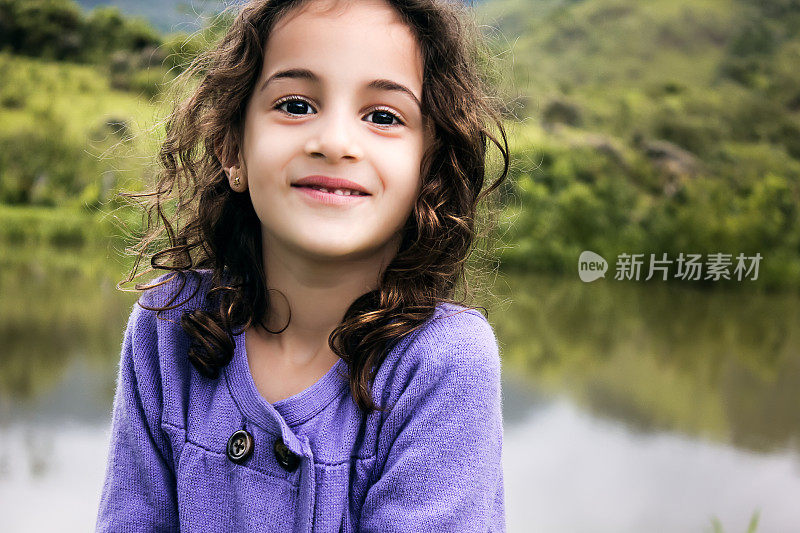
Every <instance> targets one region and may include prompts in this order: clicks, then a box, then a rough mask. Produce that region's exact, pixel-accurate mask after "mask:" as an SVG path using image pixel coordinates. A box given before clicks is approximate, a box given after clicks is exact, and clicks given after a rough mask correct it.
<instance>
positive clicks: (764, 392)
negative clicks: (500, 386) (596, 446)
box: [490, 276, 800, 451]
mask: <svg viewBox="0 0 800 533" xmlns="http://www.w3.org/2000/svg"><path fill="white" fill-rule="evenodd" d="M498 287H499V288H500V289H501V290H503V291H505V292H506V293H508V294H510V295H511V297H512V298H513V301H514V304H513V305H512V306H510V307H509V308H508V309H505V310H503V309H499V310H497V311H496V312H495V313H494V314H493V315H492V316H490V318H491V319H492V321H493V323H494V324H495V327H496V330H497V333H498V337H499V338H500V340H501V342H502V344H503V355H504V363H505V364H506V367H507V369H511V368H513V371H514V373H521V374H523V375H525V376H527V377H528V379H529V380H530V384H531V385H532V386H533V387H535V388H536V389H539V390H540V391H547V392H549V393H560V394H566V395H568V396H569V397H570V398H571V399H572V400H573V401H574V402H575V403H577V404H578V405H580V406H581V409H582V410H585V411H588V412H591V413H592V414H593V415H594V416H599V417H605V418H610V419H613V420H618V421H621V422H623V423H625V424H626V425H627V426H628V428H629V430H630V431H641V432H645V433H648V432H652V431H655V430H671V431H678V432H680V433H683V434H686V435H692V436H697V437H702V438H708V439H711V440H714V441H717V442H721V443H729V444H732V445H735V446H737V447H744V448H748V449H751V450H755V451H773V450H781V449H784V448H786V447H791V448H793V449H794V451H798V449H800V448H798V444H800V439H799V438H798V437H800V410H798V409H797V408H796V406H797V405H800V386H799V385H800V335H798V328H797V326H796V325H797V324H798V323H800V298H798V297H797V296H796V295H765V294H752V293H746V292H740V293H731V292H700V291H696V290H688V289H683V288H680V287H677V286H674V285H673V286H665V285H664V284H648V285H645V284H640V285H637V284H627V285H626V284H622V283H619V282H616V283H614V282H613V281H612V282H606V283H604V282H603V281H600V282H599V283H596V284H584V283H581V282H580V281H578V280H577V278H576V279H575V280H555V279H548V278H542V277H538V276H528V277H516V278H509V279H508V283H507V285H506V284H502V285H498Z"/></svg>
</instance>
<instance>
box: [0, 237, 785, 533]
mask: <svg viewBox="0 0 800 533" xmlns="http://www.w3.org/2000/svg"><path fill="white" fill-rule="evenodd" d="M110 257H113V256H111V254H110V253H109V252H107V251H102V252H90V251H87V250H85V249H84V250H81V251H78V252H69V251H66V250H51V249H39V250H36V249H20V250H9V249H7V248H6V249H3V250H0V295H2V297H0V342H1V343H2V346H3V352H2V356H1V357H0V513H2V516H3V517H4V518H3V524H4V530H5V528H6V527H8V528H9V530H11V531H16V530H22V529H23V528H25V529H26V530H33V531H39V530H41V531H49V530H58V531H87V530H91V529H92V525H93V523H94V514H95V511H96V508H97V502H98V498H99V494H100V488H101V483H102V477H103V469H104V467H105V463H104V462H105V453H106V449H107V442H108V440H107V439H108V434H107V429H108V423H109V416H110V410H111V399H112V397H113V392H114V385H115V377H116V366H117V362H118V358H119V349H120V344H121V341H122V333H123V328H124V325H125V320H126V318H127V315H128V313H129V311H130V309H131V305H132V304H133V302H134V301H135V298H136V296H135V295H133V294H122V293H119V292H118V291H116V289H115V288H114V284H115V283H116V281H117V280H118V279H119V278H120V277H121V275H122V272H123V268H122V267H121V266H115V265H116V263H115V261H114V260H113V259H110ZM497 290H498V291H499V292H500V294H501V297H503V296H506V297H508V298H510V299H511V300H512V301H513V304H512V305H510V306H507V307H503V306H499V307H495V308H492V310H491V314H490V320H491V321H492V323H493V325H494V326H495V329H496V331H497V334H498V338H499V340H500V342H501V347H502V353H503V358H504V417H505V425H506V435H505V449H504V461H505V470H504V472H505V474H504V475H505V481H506V499H507V513H508V525H509V531H511V532H516V531H519V532H525V531H556V532H569V531H576V532H584V531H585V532H597V531H614V532H617V533H622V532H626V531H631V532H641V531H699V530H702V528H706V529H708V530H710V523H711V522H710V519H711V517H712V516H718V517H719V518H720V520H721V522H722V523H723V525H724V526H725V529H726V531H737V530H744V529H745V527H746V524H747V522H748V520H749V518H750V515H751V514H752V512H753V511H754V510H756V509H760V510H761V527H760V528H759V531H790V530H793V529H797V527H798V524H800V515H799V513H798V511H795V508H796V505H794V502H795V501H796V500H797V497H798V495H800V466H798V457H800V454H798V450H799V449H800V448H798V443H800V439H798V436H800V414H798V413H800V411H798V410H797V409H796V406H797V405H799V404H800V356H799V355H798V354H799V353H800V350H798V347H799V346H800V339H798V333H797V330H796V327H795V324H797V323H798V318H800V316H798V315H799V314H800V311H799V309H800V305H798V298H797V297H796V296H787V295H759V294H747V293H738V294H737V293H709V292H697V291H690V290H684V289H682V288H680V287H677V286H669V287H665V286H664V285H661V284H650V285H644V284H640V285H636V284H627V285H625V284H621V283H614V282H605V283H604V282H603V280H601V281H599V282H596V283H593V284H583V283H580V282H579V281H577V279H576V280H556V279H548V278H543V277H537V276H529V277H510V278H507V279H505V280H502V281H501V282H500V283H498V286H497ZM42 502H47V506H48V507H47V510H48V511H54V512H51V513H43V512H41V510H42ZM48 520H55V521H57V523H54V522H52V521H51V522H48Z"/></svg>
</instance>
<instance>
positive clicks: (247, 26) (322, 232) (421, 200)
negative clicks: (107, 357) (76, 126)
mask: <svg viewBox="0 0 800 533" xmlns="http://www.w3.org/2000/svg"><path fill="white" fill-rule="evenodd" d="M463 9H464V8H463V7H459V6H458V5H456V4H455V3H453V4H450V3H445V2H444V1H443V0H322V1H303V0H258V1H253V2H250V3H249V4H247V5H246V6H245V7H244V8H243V9H242V11H241V13H240V14H239V16H238V17H237V18H236V20H235V22H234V23H233V25H232V27H231V29H230V30H229V31H228V33H227V35H226V36H225V37H224V38H223V40H222V41H221V43H220V44H219V46H218V47H217V48H216V49H215V50H214V51H213V52H212V53H211V54H210V55H209V56H208V57H207V59H208V61H206V62H198V63H196V64H195V65H194V68H193V69H191V70H190V74H191V75H197V76H199V77H200V82H199V85H197V86H196V88H195V89H194V92H193V94H192V95H191V97H190V98H189V99H188V100H187V101H186V102H184V103H183V104H182V105H180V106H178V107H177V108H176V110H175V111H174V112H173V114H172V116H171V118H170V121H169V123H168V125H167V137H166V140H165V142H164V145H163V148H162V150H161V153H160V158H161V161H162V163H163V165H164V171H163V174H162V176H161V179H160V181H159V184H158V187H157V189H156V191H155V192H153V193H149V194H150V196H151V197H152V203H151V207H150V209H149V217H148V221H149V223H148V231H147V232H146V235H145V237H144V238H143V240H142V242H141V243H140V246H139V248H138V252H139V258H140V259H141V258H142V256H143V255H145V254H150V253H152V252H153V251H155V253H154V254H153V256H152V258H151V264H152V266H153V267H154V268H156V269H165V270H169V271H172V272H170V273H168V274H165V275H163V276H161V277H160V278H159V279H158V280H156V283H154V284H152V285H150V286H147V287H139V286H137V289H142V288H145V289H147V290H146V292H144V293H143V295H142V296H141V298H140V300H139V302H138V304H137V305H135V306H134V309H133V312H132V314H131V317H130V320H129V323H128V327H127V330H126V332H125V340H124V343H123V350H122V358H121V362H120V369H119V380H118V383H117V390H116V396H115V400H114V408H113V409H114V410H113V419H112V428H111V432H112V434H111V444H110V452H109V458H108V467H107V471H106V479H105V483H104V486H103V492H102V498H101V502H100V509H99V515H98V522H97V530H98V531H178V530H181V531H185V532H188V531H198V532H217V531H220V532H222V531H270V532H272V531H274V532H300V531H302V532H334V533H335V532H339V531H345V532H350V531H374V532H392V531H403V532H415V531H420V532H423V531H424V532H428V533H432V532H436V533H439V532H450V531H452V532H459V533H464V532H473V531H474V532H486V531H492V532H497V531H504V529H505V519H504V498H503V475H502V468H501V449H502V417H501V402H500V360H499V354H498V346H497V343H496V340H495V337H494V334H493V331H492V328H491V326H490V325H489V323H488V322H487V321H486V319H485V318H484V317H483V315H482V314H481V313H480V312H478V311H476V310H475V309H474V308H466V307H463V306H461V305H460V304H459V303H458V302H455V301H453V300H452V299H451V298H452V294H453V292H454V288H455V285H456V282H457V281H459V280H460V279H461V277H462V276H463V274H464V262H465V260H466V257H467V255H468V252H469V250H470V249H471V246H472V242H473V238H474V228H475V224H474V220H475V218H476V209H477V205H478V202H479V200H481V198H482V197H483V196H485V195H486V193H488V192H490V191H492V190H493V189H494V188H496V187H497V186H498V185H499V183H500V182H501V181H502V180H503V179H504V178H505V176H506V172H507V170H508V146H507V143H506V136H505V132H504V131H503V128H502V124H501V122H500V114H499V112H500V110H499V109H497V108H496V107H495V106H496V103H495V102H496V101H497V100H496V99H493V98H489V97H488V93H487V89H486V87H485V85H484V84H483V83H482V81H481V76H479V74H478V71H477V66H476V63H477V59H478V56H476V55H475V52H476V50H479V49H478V48H476V47H475V43H476V42H478V41H473V40H472V38H471V37H470V36H475V34H476V32H475V31H474V27H472V28H470V26H469V25H468V24H465V21H467V20H468V19H467V18H466V17H465V16H464V14H463V12H462V10H463ZM489 126H496V127H498V128H499V131H500V134H501V135H500V138H501V139H502V141H498V140H496V138H495V137H493V136H492V135H491V134H490V133H489V131H488V127H489ZM488 141H491V142H493V143H494V144H495V145H496V146H497V147H498V149H499V151H500V153H501V154H502V159H503V162H504V165H503V166H504V168H503V172H502V175H501V176H500V177H499V179H498V180H496V181H495V182H494V183H493V184H492V186H491V187H488V188H487V189H486V190H484V191H483V193H481V190H482V189H483V185H484V174H485V166H486V149H487V144H488ZM153 213H155V214H156V215H157V218H156V219H155V220H156V222H158V221H161V222H163V224H164V226H163V227H161V228H159V227H158V224H153ZM169 213H171V214H169ZM176 221H177V222H176ZM164 234H166V237H167V243H166V247H162V248H160V249H159V248H158V247H157V246H158V242H159V241H158V239H157V238H158V237H160V236H163V235H164ZM154 247H155V248H154ZM137 268H138V267H134V269H133V271H132V272H131V276H130V277H129V278H128V280H127V281H130V280H132V279H133V278H134V277H135V276H134V274H135V272H136V271H137Z"/></svg>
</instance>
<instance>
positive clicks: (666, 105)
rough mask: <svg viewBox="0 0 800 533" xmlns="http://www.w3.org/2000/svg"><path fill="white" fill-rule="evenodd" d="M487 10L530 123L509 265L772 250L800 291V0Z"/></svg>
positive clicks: (555, 266)
mask: <svg viewBox="0 0 800 533" xmlns="http://www.w3.org/2000/svg"><path fill="white" fill-rule="evenodd" d="M480 15H481V20H482V22H483V23H484V24H486V25H488V26H494V27H497V28H499V30H500V31H499V32H489V33H490V34H491V35H492V36H493V49H494V52H495V53H496V54H498V55H500V57H505V58H507V59H509V61H508V62H507V64H509V63H511V65H512V66H511V67H510V71H511V75H510V76H508V79H509V80H510V81H511V82H510V83H508V84H507V90H508V91H509V92H510V93H512V94H517V95H518V96H517V98H516V102H515V104H516V114H517V116H518V117H519V118H520V119H522V126H521V127H520V128H519V130H518V131H517V132H516V134H515V135H514V138H513V141H514V144H515V150H514V153H515V155H516V162H515V172H514V174H515V180H514V183H516V187H515V188H514V190H513V191H511V194H514V195H516V198H517V199H518V203H519V205H518V206H517V207H516V209H515V210H512V209H510V208H509V213H507V217H508V219H509V220H510V221H511V220H513V221H514V223H513V224H510V223H509V227H508V230H509V233H508V239H509V241H510V242H512V243H514V246H513V247H511V248H509V249H508V250H507V251H506V253H505V254H504V259H505V260H506V261H505V264H506V265H507V266H512V265H516V266H518V267H519V268H525V269H531V268H533V269H538V270H541V269H544V270H553V271H563V272H570V271H574V269H575V264H576V262H577V257H578V255H579V254H580V251H581V250H585V249H591V250H594V251H597V252H598V253H601V255H604V256H605V257H609V256H611V257H614V256H616V255H618V254H619V253H622V252H628V253H641V252H644V253H657V254H660V253H669V254H670V255H674V256H677V254H678V253H680V252H681V251H683V252H687V253H688V252H702V253H714V252H727V253H737V252H744V253H755V252H758V251H761V253H762V255H764V250H769V253H768V254H767V257H768V258H767V259H765V263H764V265H763V266H764V267H765V268H766V272H764V273H763V276H764V278H762V281H764V279H769V280H770V281H769V282H765V283H767V285H770V284H772V285H776V286H777V285H786V284H790V285H794V286H800V230H798V228H800V219H799V217H798V205H800V185H799V184H800V68H798V65H800V31H798V28H800V2H798V1H797V0H768V1H762V2H755V1H746V0H701V1H688V0H674V1H670V2H666V1H656V0H637V1H632V0H584V1H565V0H548V1H542V2H533V3H531V2H527V1H520V0H496V1H494V2H488V3H486V4H485V5H483V6H482V7H481V9H480ZM509 52H510V54H509ZM511 58H513V63H512V62H511V61H510V59H511Z"/></svg>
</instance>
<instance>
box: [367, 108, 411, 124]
mask: <svg viewBox="0 0 800 533" xmlns="http://www.w3.org/2000/svg"><path fill="white" fill-rule="evenodd" d="M370 115H372V116H373V117H372V118H373V120H372V121H369V122H372V123H373V124H375V125H376V126H396V125H402V124H403V121H401V120H400V119H399V118H398V117H397V115H395V114H394V113H392V112H391V111H388V110H386V109H376V110H375V111H373V112H371V113H369V114H368V115H367V116H370ZM393 120H396V121H397V124H394V123H392V121H393Z"/></svg>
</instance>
